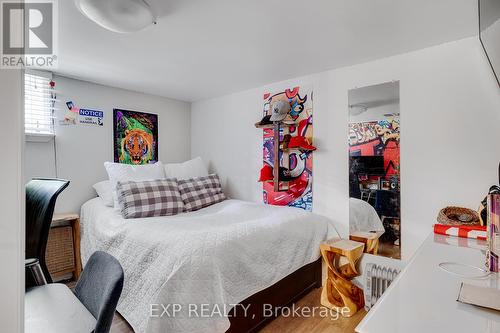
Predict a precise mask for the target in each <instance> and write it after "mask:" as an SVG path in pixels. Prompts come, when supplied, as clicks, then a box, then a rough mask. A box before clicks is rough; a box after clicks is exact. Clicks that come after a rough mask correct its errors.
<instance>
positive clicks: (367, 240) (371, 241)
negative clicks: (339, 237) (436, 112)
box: [349, 231, 382, 255]
mask: <svg viewBox="0 0 500 333" xmlns="http://www.w3.org/2000/svg"><path fill="white" fill-rule="evenodd" d="M380 236H382V234H381V233H380V232H364V231H355V232H353V233H352V234H350V235H349V239H350V240H353V241H356V242H361V243H363V244H365V253H369V254H375V255H376V254H377V252H378V244H379V240H378V239H379V238H380Z"/></svg>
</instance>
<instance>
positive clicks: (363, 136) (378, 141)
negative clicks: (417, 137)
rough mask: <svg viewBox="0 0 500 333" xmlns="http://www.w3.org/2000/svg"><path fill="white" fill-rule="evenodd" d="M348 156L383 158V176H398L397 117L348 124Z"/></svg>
mask: <svg viewBox="0 0 500 333" xmlns="http://www.w3.org/2000/svg"><path fill="white" fill-rule="evenodd" d="M349 155H350V156H383V157H384V169H385V176H386V177H391V176H399V168H400V166H399V163H400V162H399V160H400V159H399V155H400V151H399V116H390V117H387V118H386V119H384V120H379V121H369V122H360V123H350V124H349Z"/></svg>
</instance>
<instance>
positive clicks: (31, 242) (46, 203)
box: [25, 178, 69, 286]
mask: <svg viewBox="0 0 500 333" xmlns="http://www.w3.org/2000/svg"><path fill="white" fill-rule="evenodd" d="M68 185H69V181H67V180H63V179H46V178H35V179H33V180H32V181H30V182H29V183H28V184H26V245H25V250H26V258H27V261H26V267H27V268H28V267H29V268H30V269H29V270H27V272H26V273H27V274H26V286H32V285H34V284H39V283H35V282H36V280H39V279H45V280H46V281H47V282H48V283H51V282H52V278H51V277H50V273H49V270H48V269H47V264H46V263H45V250H46V248H47V239H48V237H49V231H50V224H51V223H52V217H53V215H54V208H55V206H56V200H57V197H58V196H59V194H60V193H61V192H62V191H63V190H64V189H65V188H66V187H68ZM38 265H39V269H41V273H42V274H39V272H37V266H38Z"/></svg>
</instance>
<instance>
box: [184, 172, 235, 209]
mask: <svg viewBox="0 0 500 333" xmlns="http://www.w3.org/2000/svg"><path fill="white" fill-rule="evenodd" d="M179 191H180V192H181V197H182V201H184V211H186V212H191V211H195V210H198V209H201V208H203V207H207V206H210V205H213V204H216V203H218V202H221V201H223V200H226V196H225V195H224V192H222V186H221V185H220V180H219V177H218V176H217V175H216V174H212V175H208V176H204V177H196V178H190V179H184V180H179Z"/></svg>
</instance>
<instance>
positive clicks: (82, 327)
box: [25, 251, 124, 333]
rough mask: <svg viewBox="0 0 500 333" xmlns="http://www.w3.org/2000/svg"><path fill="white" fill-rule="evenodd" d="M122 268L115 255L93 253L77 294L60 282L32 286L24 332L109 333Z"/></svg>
mask: <svg viewBox="0 0 500 333" xmlns="http://www.w3.org/2000/svg"><path fill="white" fill-rule="evenodd" d="M123 278H124V274H123V269H122V266H121V265H120V263H119V262H118V260H116V259H115V258H114V257H113V256H112V255H110V254H107V253H105V252H102V251H97V252H94V254H92V256H90V258H89V261H88V262H87V264H86V265H85V267H84V269H83V272H82V275H81V276H80V279H79V280H78V282H77V284H76V287H75V293H74V294H73V293H72V292H71V291H70V289H69V288H68V287H67V286H66V285H64V284H60V283H50V284H46V285H42V286H37V287H33V288H29V289H28V290H27V291H26V296H25V313H26V315H25V318H26V321H25V333H47V332H52V333H59V332H61V333H67V332H93V333H108V332H109V331H110V329H111V323H112V322H113V316H114V314H115V310H116V305H117V304H118V300H119V299H120V295H121V292H122V288H123Z"/></svg>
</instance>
